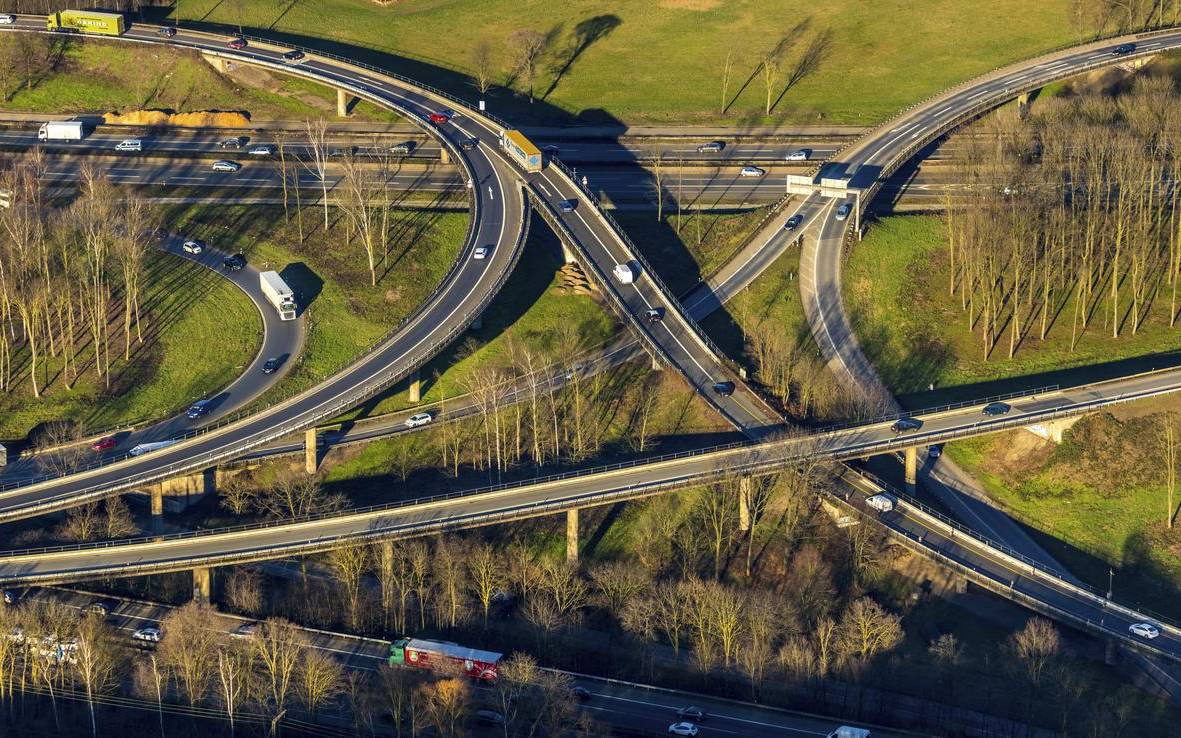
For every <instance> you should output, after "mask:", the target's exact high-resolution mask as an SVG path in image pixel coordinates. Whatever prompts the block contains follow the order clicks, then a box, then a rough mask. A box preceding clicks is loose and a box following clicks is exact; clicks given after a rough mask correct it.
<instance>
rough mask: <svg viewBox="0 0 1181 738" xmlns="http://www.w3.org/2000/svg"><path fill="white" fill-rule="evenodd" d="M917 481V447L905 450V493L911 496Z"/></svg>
mask: <svg viewBox="0 0 1181 738" xmlns="http://www.w3.org/2000/svg"><path fill="white" fill-rule="evenodd" d="M918 479H919V450H918V447H917V446H911V447H910V448H908V449H906V493H907V494H908V495H913V494H914V491H915V488H916V487H917V486H918Z"/></svg>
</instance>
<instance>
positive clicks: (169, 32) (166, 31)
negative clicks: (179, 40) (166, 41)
mask: <svg viewBox="0 0 1181 738" xmlns="http://www.w3.org/2000/svg"><path fill="white" fill-rule="evenodd" d="M156 33H158V34H160V35H161V36H163V37H164V38H172V37H173V36H175V35H176V29H175V28H173V27H172V26H164V27H163V28H161V29H160V30H159V31H156Z"/></svg>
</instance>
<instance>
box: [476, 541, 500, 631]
mask: <svg viewBox="0 0 1181 738" xmlns="http://www.w3.org/2000/svg"><path fill="white" fill-rule="evenodd" d="M466 565H467V570H468V579H469V581H471V588H472V591H473V592H474V593H475V595H476V599H477V600H479V602H480V609H481V610H482V611H483V615H484V627H485V628H487V627H488V609H489V608H490V607H491V605H492V598H493V596H495V595H496V593H497V592H499V591H500V590H501V588H503V587H504V586H505V584H506V583H507V581H508V577H507V575H506V573H505V570H504V562H503V561H502V560H501V558H500V555H499V554H497V552H496V551H495V549H493V548H492V547H491V546H489V545H488V544H487V543H483V542H480V543H477V544H476V545H475V546H473V547H472V548H471V549H469V550H468V554H467V560H466Z"/></svg>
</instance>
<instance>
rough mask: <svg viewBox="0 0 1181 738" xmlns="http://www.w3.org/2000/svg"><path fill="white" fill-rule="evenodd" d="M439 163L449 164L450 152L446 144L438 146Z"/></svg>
mask: <svg viewBox="0 0 1181 738" xmlns="http://www.w3.org/2000/svg"><path fill="white" fill-rule="evenodd" d="M439 163H440V164H450V163H451V152H450V151H448V150H447V147H446V146H440V147H439Z"/></svg>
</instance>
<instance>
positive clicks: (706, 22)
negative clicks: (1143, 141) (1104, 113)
mask: <svg viewBox="0 0 1181 738" xmlns="http://www.w3.org/2000/svg"><path fill="white" fill-rule="evenodd" d="M540 7H541V6H536V5H533V4H528V3H524V4H523V3H518V2H514V1H513V0H458V1H457V2H448V3H437V2H434V1H433V0H408V1H405V2H399V3H395V4H392V5H375V4H373V3H369V2H364V1H363V0H323V1H322V2H318V3H315V4H307V5H300V4H297V5H293V6H290V7H288V6H278V5H275V4H273V3H268V2H262V0H242V2H241V3H235V4H234V5H227V4H224V3H219V2H216V0H196V1H195V2H192V3H185V4H182V5H181V6H180V12H181V13H182V15H183V17H184V18H186V19H193V20H194V21H196V22H198V23H199V24H202V23H203V24H218V25H220V26H221V27H223V28H227V29H228V28H231V27H236V26H237V25H238V24H239V23H241V24H243V25H244V26H246V27H247V28H253V29H267V32H268V33H279V34H284V35H287V36H289V37H290V38H291V39H293V40H299V41H302V42H306V43H315V41H316V40H317V39H319V38H322V37H324V36H325V35H326V31H325V26H324V19H325V18H331V19H332V30H331V36H332V38H333V40H334V41H335V42H339V43H334V42H332V41H330V42H325V46H324V48H326V49H328V50H333V51H343V49H342V48H341V47H342V46H343V45H353V46H358V47H366V48H368V49H372V50H373V52H374V53H373V54H372V55H369V56H367V58H366V60H367V61H370V62H373V63H378V64H393V68H396V71H399V72H402V73H405V74H408V75H410V76H412V77H415V78H421V79H422V80H423V81H424V82H430V83H432V84H435V85H438V86H442V87H444V88H445V89H448V90H449V91H451V92H455V93H459V94H462V95H463V96H465V97H468V98H474V97H475V95H476V93H475V92H474V91H473V90H472V88H471V85H470V83H469V82H468V81H467V80H466V79H465V78H466V77H467V76H468V75H470V73H471V67H472V63H471V60H472V49H473V48H474V47H475V46H476V44H477V42H478V41H480V40H487V41H488V42H489V43H490V44H491V47H492V54H493V67H494V69H495V72H494V74H493V80H494V82H495V83H496V84H497V85H502V84H504V83H505V81H506V76H507V75H508V72H507V70H508V69H510V68H511V67H512V66H513V65H512V64H511V63H510V55H511V50H510V44H509V43H508V42H507V40H508V38H509V36H510V35H511V34H512V33H513V32H514V31H517V30H518V29H522V28H534V29H537V30H538V31H540V32H541V33H543V34H546V35H547V37H548V38H549V39H550V40H551V41H550V43H549V46H548V48H547V51H546V53H545V54H544V55H543V57H542V59H541V61H540V63H539V64H538V74H537V79H536V81H535V84H534V90H535V93H536V96H537V102H536V103H534V104H532V105H530V104H529V102H528V97H527V93H528V88H527V86H526V84H525V82H526V81H525V80H523V79H520V78H517V79H516V80H515V82H514V83H513V86H514V89H516V90H518V91H520V92H522V93H524V95H525V97H523V99H521V100H512V99H508V98H509V95H507V94H506V93H505V92H504V91H503V90H502V89H501V88H499V87H497V88H494V89H493V91H492V92H491V94H490V95H489V96H488V97H489V99H490V105H491V108H492V109H493V110H496V111H498V112H501V113H502V114H507V115H508V117H510V119H512V120H532V121H538V122H541V121H546V122H556V121H562V120H570V119H572V118H578V119H580V120H582V121H587V122H590V121H610V120H622V121H625V122H628V123H706V122H708V123H723V124H750V123H761V122H793V123H853V124H858V123H871V122H875V121H878V120H881V119H883V118H884V117H886V116H888V115H889V114H890V113H892V112H894V111H897V110H898V109H900V108H902V107H905V106H906V105H907V104H909V103H911V102H914V101H915V100H919V99H921V98H923V97H925V96H926V95H928V94H931V93H933V92H936V91H938V90H940V89H942V88H944V87H947V86H948V85H950V84H952V83H955V82H957V81H960V80H963V79H966V78H969V77H971V76H973V75H975V74H978V73H981V72H985V71H987V70H989V69H991V68H993V67H995V66H997V65H998V64H1001V63H1003V62H1006V61H1013V60H1017V59H1021V58H1023V57H1027V56H1029V55H1031V54H1033V53H1034V52H1037V51H1039V50H1042V49H1046V48H1050V47H1054V46H1057V45H1060V44H1063V43H1066V42H1069V41H1071V40H1072V39H1074V38H1077V34H1076V32H1074V31H1072V25H1071V22H1070V7H1071V5H1070V3H1069V2H1067V1H1066V0H1047V1H1046V2H1042V3H1040V4H1039V5H1038V12H1036V13H1030V12H1029V4H1028V2H1024V1H1023V0H994V1H991V2H989V1H986V0H942V1H941V2H936V3H897V2H895V3H890V4H889V7H888V8H887V7H883V6H881V5H880V4H866V3H864V2H861V1H860V0H832V1H831V2H819V1H818V0H807V2H803V3H801V2H799V1H798V0H736V1H733V2H719V1H718V0H661V1H660V2H653V1H652V0H609V1H608V2H590V1H589V0H576V2H571V3H563V4H547V5H545V6H544V11H545V12H544V14H540V13H539V12H538V11H539V9H540ZM1016 18H1020V22H1014V19H1016ZM966 19H970V22H969V21H967V20H966ZM885 20H888V21H889V27H890V31H889V32H888V33H883V32H882V29H883V22H884V21H885ZM781 38H786V39H788V42H787V50H786V52H785V54H784V56H783V62H782V68H783V72H782V74H781V79H780V80H779V81H778V82H777V83H776V84H775V85H774V86H773V87H772V94H771V97H772V100H773V101H774V102H775V106H774V108H773V110H772V112H771V115H770V116H765V115H764V107H765V96H766V95H765V90H764V88H763V82H762V78H761V76H760V75H759V65H760V63H761V61H762V55H763V54H765V53H766V52H767V51H768V50H769V49H770V48H772V47H773V46H775V45H776V44H777V43H778V42H779V40H780V39H781ZM690 49H691V50H692V51H693V53H691V54H689V53H686V50H690ZM731 49H733V50H734V51H735V54H734V57H733V70H732V73H731V77H730V83H729V86H728V91H727V98H728V105H727V111H726V112H725V113H724V114H723V113H721V112H720V110H719V108H720V107H721V87H722V68H723V67H724V64H725V60H726V56H727V53H728V52H729V51H730V50H731ZM809 50H811V51H812V53H811V54H809V53H808V51H809ZM396 57H402V58H401V59H400V60H399V59H397V58H396ZM867 60H872V63H867ZM793 77H794V78H795V80H794V82H792V83H791V84H788V83H789V81H791V80H792V79H793Z"/></svg>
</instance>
